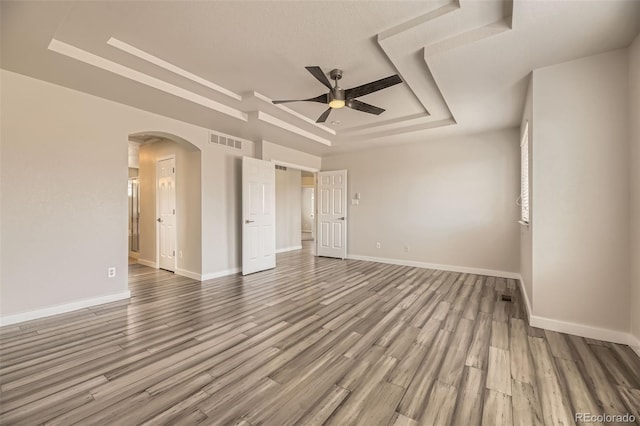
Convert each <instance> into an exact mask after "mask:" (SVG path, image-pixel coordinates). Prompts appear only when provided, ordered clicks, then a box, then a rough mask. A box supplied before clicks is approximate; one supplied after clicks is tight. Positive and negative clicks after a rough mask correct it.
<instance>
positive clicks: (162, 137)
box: [128, 131, 202, 279]
mask: <svg viewBox="0 0 640 426" xmlns="http://www.w3.org/2000/svg"><path fill="white" fill-rule="evenodd" d="M129 143H130V144H135V145H137V150H136V151H137V160H138V161H137V166H138V168H137V173H136V172H133V171H132V168H131V166H132V164H131V155H130V160H129V163H130V164H129V166H130V169H129V176H130V177H131V176H132V175H135V176H136V178H137V180H138V188H139V195H138V197H139V216H138V227H137V229H138V231H139V235H138V244H137V248H138V250H137V259H136V260H135V261H137V263H140V264H142V265H146V266H150V267H154V268H158V267H163V268H165V269H168V270H172V271H173V272H175V273H176V274H178V275H184V276H188V277H191V278H195V279H198V278H199V277H200V275H201V273H202V203H201V200H202V179H201V176H202V174H201V168H202V153H201V150H200V148H198V147H197V146H196V145H194V144H192V143H191V142H189V141H188V140H186V139H184V138H182V137H180V136H177V135H175V134H171V133H166V132H159V131H143V132H137V133H132V134H129ZM130 154H131V149H130ZM170 159H173V162H174V167H175V173H174V188H175V216H174V220H175V229H174V234H173V236H172V237H171V238H175V241H174V242H175V250H174V252H173V253H170V256H172V257H171V259H170V261H171V262H170V263H171V266H167V259H166V258H165V257H163V256H162V255H161V253H160V247H161V244H162V243H161V238H167V235H166V233H163V232H160V223H159V222H158V219H160V215H161V211H160V209H161V206H160V202H159V200H160V198H159V194H158V190H157V188H158V164H159V162H161V163H166V162H167V161H168V160H170ZM129 192H130V191H129ZM130 200H131V198H130ZM128 216H129V217H128V221H129V228H130V230H129V246H130V255H131V254H132V252H131V225H132V223H135V221H132V218H131V202H130V209H129V212H128Z"/></svg>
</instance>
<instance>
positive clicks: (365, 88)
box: [344, 74, 402, 99]
mask: <svg viewBox="0 0 640 426" xmlns="http://www.w3.org/2000/svg"><path fill="white" fill-rule="evenodd" d="M398 83H402V79H401V78H400V76H399V75H397V74H396V75H392V76H389V77H386V78H381V79H380V80H376V81H372V82H371V83H367V84H363V85H362V86H357V87H353V88H351V89H347V90H345V91H344V94H345V96H346V98H347V99H351V98H358V97H360V96H364V95H368V94H369V93H373V92H377V91H378V90H382V89H386V88H387V87H391V86H393V85H396V84H398Z"/></svg>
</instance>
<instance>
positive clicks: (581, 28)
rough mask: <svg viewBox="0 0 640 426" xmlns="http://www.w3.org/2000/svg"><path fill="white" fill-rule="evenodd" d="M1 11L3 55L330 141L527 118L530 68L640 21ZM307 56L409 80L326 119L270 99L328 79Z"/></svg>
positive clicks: (546, 5)
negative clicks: (373, 109)
mask: <svg viewBox="0 0 640 426" xmlns="http://www.w3.org/2000/svg"><path fill="white" fill-rule="evenodd" d="M1 12H2V28H1V31H2V32H1V35H2V58H1V59H2V62H1V64H2V67H3V68H5V69H8V70H12V71H16V72H19V73H22V74H26V75H30V76H33V77H36V78H40V79H43V80H47V81H51V82H53V83H56V84H61V85H64V86H67V87H71V88H73V89H77V90H81V91H84V92H88V93H91V94H94V95H97V96H101V97H105V98H108V99H112V100H114V101H117V102H121V103H124V104H128V105H132V106H135V107H139V108H143V109H146V110H149V111H153V112H157V113H160V114H163V115H167V116H170V117H173V118H177V119H180V120H183V121H187V122H191V123H194V124H197V125H200V126H204V127H208V128H211V129H214V130H218V131H221V132H225V133H229V134H232V135H236V136H238V137H243V138H247V139H252V140H259V139H265V140H269V141H271V142H275V143H280V144H282V145H285V146H289V147H293V148H296V149H301V150H304V151H307V152H311V153H315V154H320V155H330V154H332V153H337V152H342V151H346V150H355V149H366V148H367V147H371V146H377V145H384V144H394V143H403V142H408V141H422V140H424V141H426V140H429V139H432V138H437V137H443V136H447V135H455V134H464V133H475V132H481V131H486V130H490V129H496V128H504V127H509V126H515V125H517V124H518V123H519V120H520V114H521V110H522V105H523V101H524V94H525V90H526V82H527V78H528V75H529V73H530V72H531V70H532V69H535V68H539V67H542V66H546V65H550V64H554V63H558V62H562V61H566V60H570V59H574V58H578V57H581V56H585V55H589V54H594V53H599V52H604V51H607V50H611V49H615V48H622V47H626V46H627V45H628V44H629V43H630V42H631V41H632V40H633V38H634V37H635V36H636V35H637V34H638V32H639V31H640V1H635V0H630V1H612V0H602V1H558V0H552V1H517V0H516V1H515V2H511V1H504V2H503V1H477V0H467V1H464V0H462V1H459V2H458V1H448V0H439V1H417V2H416V1H345V2H342V1H322V2H314V1H288V2H275V1H228V2H224V1H209V2H206V1H205V2H190V1H173V2H151V1H141V2H131V1H128V2H99V1H91V2H51V1H47V2H26V1H19V2H8V1H3V2H2V11H1ZM110 40H111V41H110ZM52 41H53V42H52ZM118 46H125V47H126V46H128V47H129V48H130V49H135V50H137V51H138V52H143V54H148V55H151V56H149V58H151V59H152V61H156V62H155V63H152V62H149V61H148V60H145V59H144V58H141V57H138V56H135V55H132V54H131V53H130V52H131V51H129V52H126V51H123V50H122V49H121V48H117V47H118ZM158 61H164V62H163V63H164V64H165V68H163V67H162V66H159V62H158ZM167 64H169V65H168V66H169V67H171V66H172V65H173V66H176V67H179V68H180V70H178V71H179V72H182V75H180V74H176V72H175V71H176V70H175V69H173V70H169V69H166V67H167ZM308 65H319V66H321V67H322V68H323V70H324V71H325V72H329V71H330V70H331V69H332V68H341V69H342V70H344V76H343V79H342V80H341V82H340V83H341V86H342V87H344V88H349V87H353V86H357V85H360V84H363V83H367V82H369V81H373V80H377V79H379V78H383V77H386V76H389V75H392V74H395V73H398V74H400V76H401V77H402V78H403V80H404V83H402V84H399V85H397V86H393V87H390V88H388V89H385V90H382V91H380V92H377V93H373V94H370V95H367V96H364V97H362V98H360V99H361V100H362V101H364V102H367V103H370V104H373V105H376V106H380V107H382V108H385V109H386V110H387V111H386V112H384V113H383V114H382V115H380V116H374V115H370V114H365V113H362V112H358V111H353V110H349V109H347V108H343V109H341V110H335V111H333V112H332V114H331V116H330V118H329V120H328V121H327V123H326V125H324V126H318V125H316V124H315V123H314V121H315V119H316V118H317V117H318V116H319V115H320V114H321V113H322V112H323V111H324V109H325V106H324V105H321V104H318V103H291V104H286V105H285V107H286V108H281V107H276V106H274V105H272V104H271V103H270V102H269V100H270V99H291V98H307V97H314V96H317V95H320V94H322V93H325V92H326V90H325V88H324V86H322V85H321V84H320V83H319V82H318V81H317V80H315V79H314V78H313V77H312V76H311V75H310V74H309V73H308V72H307V71H306V70H305V69H304V67H305V66H308ZM185 73H188V74H185ZM188 76H191V77H195V79H198V78H200V79H203V80H201V82H197V81H193V79H190V78H187V77H188ZM203 84H206V86H205V85H203ZM207 86H208V87H207ZM216 88H219V89H220V90H216ZM331 121H340V124H339V125H335V126H333V125H331V124H330V122H331Z"/></svg>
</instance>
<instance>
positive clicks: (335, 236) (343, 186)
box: [316, 170, 347, 259]
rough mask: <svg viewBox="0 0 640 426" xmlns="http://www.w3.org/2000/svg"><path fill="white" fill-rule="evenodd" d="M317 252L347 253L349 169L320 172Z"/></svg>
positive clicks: (338, 254)
mask: <svg viewBox="0 0 640 426" xmlns="http://www.w3.org/2000/svg"><path fill="white" fill-rule="evenodd" d="M316 200H317V203H318V204H317V206H318V214H317V218H316V223H317V225H318V232H316V239H317V241H318V245H317V251H316V254H317V255H318V256H326V257H337V258H340V259H345V258H346V257H347V171H346V170H335V171H331V172H319V173H318V192H317V194H316Z"/></svg>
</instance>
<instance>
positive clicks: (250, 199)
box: [242, 157, 276, 275]
mask: <svg viewBox="0 0 640 426" xmlns="http://www.w3.org/2000/svg"><path fill="white" fill-rule="evenodd" d="M275 181H276V169H275V165H274V164H273V163H270V162H268V161H263V160H257V159H255V158H251V157H242V275H247V274H252V273H254V272H258V271H264V270H265V269H271V268H275V267H276V212H275V204H276V186H275Z"/></svg>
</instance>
